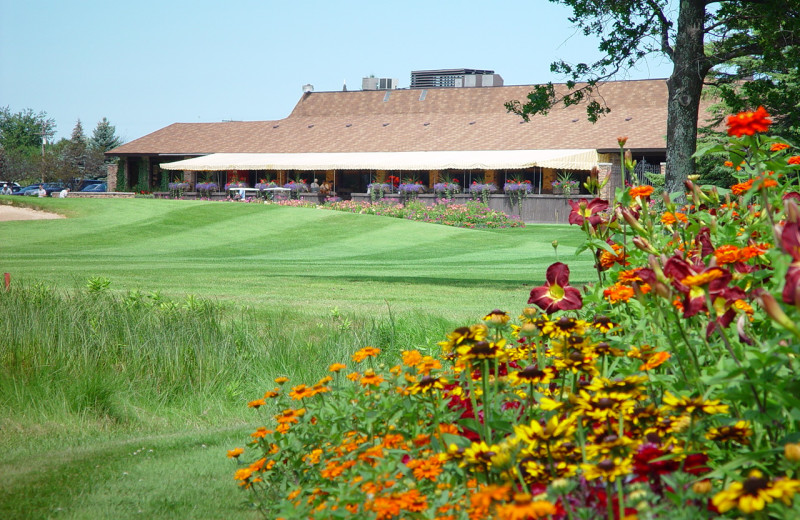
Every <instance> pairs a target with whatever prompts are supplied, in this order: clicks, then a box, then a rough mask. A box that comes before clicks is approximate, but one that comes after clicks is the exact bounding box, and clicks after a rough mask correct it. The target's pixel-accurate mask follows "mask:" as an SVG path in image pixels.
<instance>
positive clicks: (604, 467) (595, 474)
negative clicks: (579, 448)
mask: <svg viewBox="0 0 800 520" xmlns="http://www.w3.org/2000/svg"><path fill="white" fill-rule="evenodd" d="M581 468H582V469H583V474H584V476H585V477H586V480H594V479H597V478H601V479H603V480H605V481H606V482H614V481H615V480H616V479H617V477H624V476H627V475H629V474H630V473H631V470H632V464H631V461H630V459H627V458H622V457H615V458H613V459H611V458H609V459H603V460H601V461H600V462H598V463H597V464H581Z"/></svg>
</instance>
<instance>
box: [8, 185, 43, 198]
mask: <svg viewBox="0 0 800 520" xmlns="http://www.w3.org/2000/svg"><path fill="white" fill-rule="evenodd" d="M37 191H39V185H38V184H31V185H30V186H25V187H24V188H20V190H19V191H17V192H14V193H13V195H33V196H36V192H37Z"/></svg>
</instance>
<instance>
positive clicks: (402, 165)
mask: <svg viewBox="0 0 800 520" xmlns="http://www.w3.org/2000/svg"><path fill="white" fill-rule="evenodd" d="M597 160H598V158H597V151H596V150H489V151H487V150H477V151H438V152H359V153H215V154H211V155H206V156H203V157H195V158H192V159H186V160H183V161H176V162H171V163H164V164H162V165H161V168H163V169H165V170H185V171H224V170H448V169H455V170H503V169H507V170H519V169H523V168H530V167H533V166H539V167H541V168H557V169H565V170H591V169H592V167H593V166H595V165H596V164H597Z"/></svg>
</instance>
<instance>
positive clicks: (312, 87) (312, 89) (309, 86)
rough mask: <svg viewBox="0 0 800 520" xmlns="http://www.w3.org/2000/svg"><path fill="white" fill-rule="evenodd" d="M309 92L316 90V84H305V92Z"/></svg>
mask: <svg viewBox="0 0 800 520" xmlns="http://www.w3.org/2000/svg"><path fill="white" fill-rule="evenodd" d="M309 92H314V85H312V84H311V83H306V84H305V85H303V94H308V93H309Z"/></svg>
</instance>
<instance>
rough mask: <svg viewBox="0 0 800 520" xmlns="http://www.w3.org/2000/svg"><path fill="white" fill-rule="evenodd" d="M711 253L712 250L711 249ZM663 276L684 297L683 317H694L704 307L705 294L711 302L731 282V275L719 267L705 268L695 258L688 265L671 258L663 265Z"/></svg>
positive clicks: (675, 257)
mask: <svg viewBox="0 0 800 520" xmlns="http://www.w3.org/2000/svg"><path fill="white" fill-rule="evenodd" d="M712 251H713V249H712ZM664 274H665V275H666V276H667V277H668V278H670V279H671V281H672V286H673V287H674V288H675V289H677V290H678V291H680V292H681V293H682V294H684V295H685V297H684V301H683V317H684V318H689V317H690V316H694V315H695V314H697V313H698V312H700V311H701V310H703V309H705V307H706V292H708V294H709V295H711V300H712V301H713V300H714V297H715V296H716V295H717V294H719V293H720V292H721V291H723V290H724V289H725V288H726V287H727V286H728V283H730V281H731V278H732V276H731V273H730V272H729V271H727V270H725V269H722V268H721V267H717V266H706V265H705V264H704V263H703V262H702V261H701V260H700V259H698V258H695V259H694V262H693V263H689V262H688V261H687V260H685V259H684V258H681V257H679V256H672V257H670V258H669V259H668V260H667V263H666V264H664Z"/></svg>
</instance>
